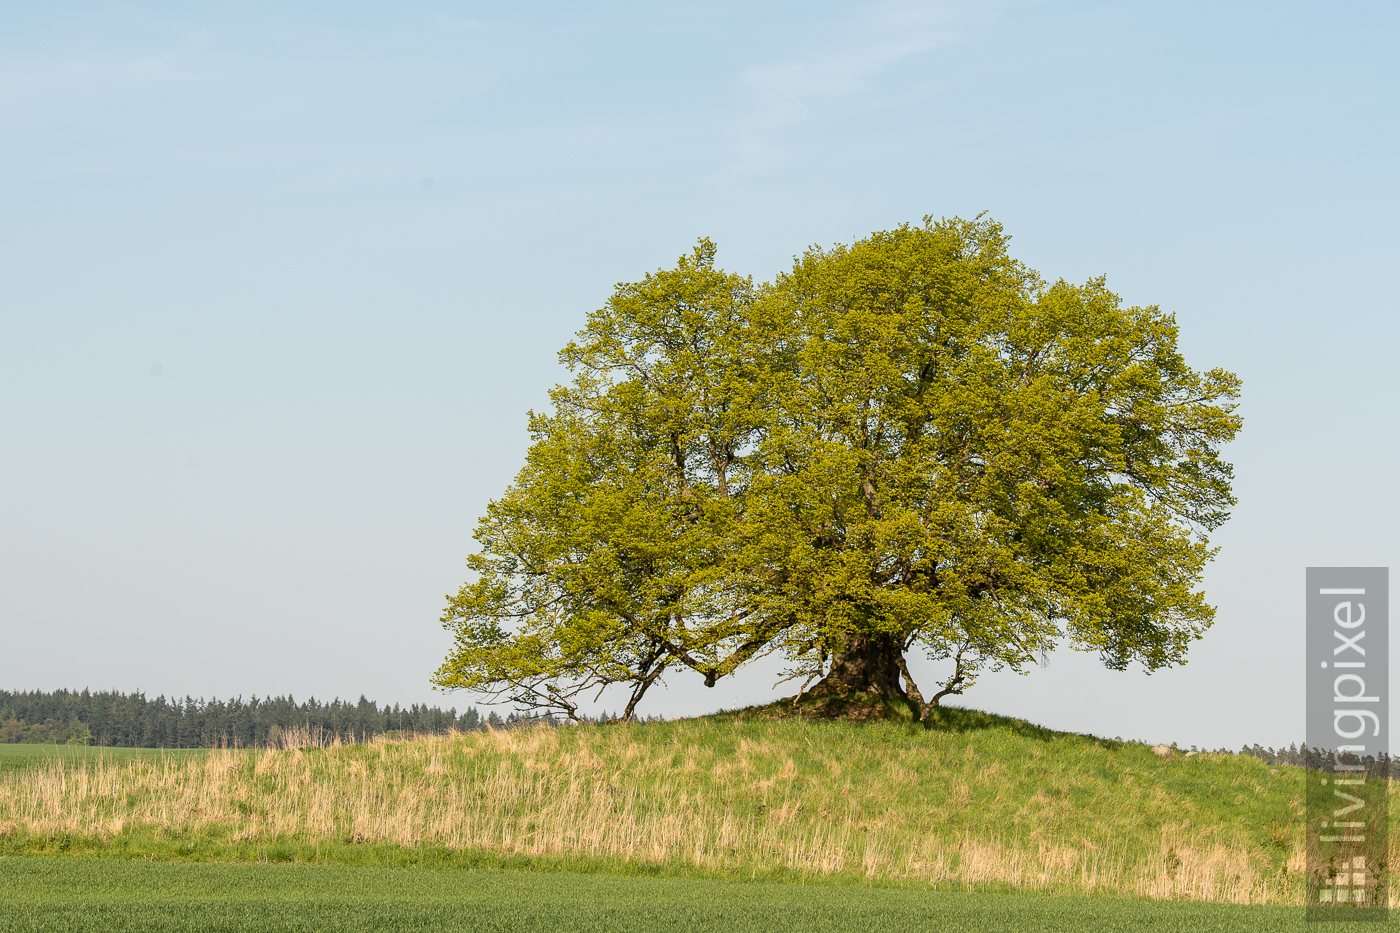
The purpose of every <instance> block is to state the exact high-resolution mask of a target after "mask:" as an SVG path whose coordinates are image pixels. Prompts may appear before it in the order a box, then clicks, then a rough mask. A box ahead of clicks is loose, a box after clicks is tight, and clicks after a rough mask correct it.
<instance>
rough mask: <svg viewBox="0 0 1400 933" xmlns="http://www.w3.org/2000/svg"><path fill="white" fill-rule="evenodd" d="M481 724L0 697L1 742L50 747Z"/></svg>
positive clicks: (423, 710) (392, 715)
mask: <svg viewBox="0 0 1400 933" xmlns="http://www.w3.org/2000/svg"><path fill="white" fill-rule="evenodd" d="M487 722H492V723H493V724H497V723H503V722H504V720H501V719H500V717H498V716H497V715H496V714H495V713H492V714H491V715H490V717H482V716H480V715H479V714H478V713H477V711H476V709H475V708H469V709H468V710H467V711H466V712H465V713H462V714H461V715H458V713H457V710H456V709H448V710H441V709H438V708H437V707H435V706H433V707H430V706H426V705H420V704H416V703H415V704H413V705H411V706H407V707H400V706H399V705H398V704H395V705H394V706H392V707H390V706H384V707H380V706H379V705H378V704H376V703H375V702H374V701H373V700H367V699H365V698H364V697H360V700H359V702H358V703H350V702H347V701H344V700H340V699H336V700H332V701H331V702H329V703H321V702H319V701H317V700H316V699H315V698H314V697H313V698H311V699H309V700H303V701H302V702H300V703H298V702H296V701H295V700H294V699H293V698H292V697H290V696H287V697H266V698H263V699H259V698H258V697H256V696H255V697H253V698H252V699H251V700H244V699H243V698H242V697H237V698H234V699H229V700H219V699H212V700H204V699H198V700H196V699H194V698H193V697H185V699H183V700H180V699H175V698H172V699H169V700H167V699H166V698H165V697H164V696H159V697H156V698H155V699H154V700H148V699H146V695H145V694H144V693H140V692H137V693H120V692H117V691H105V690H104V691H97V692H92V691H89V690H83V691H82V692H81V693H78V692H73V691H69V690H55V691H52V692H47V691H41V690H33V691H23V692H14V693H11V692H10V691H8V690H0V742H44V743H48V742H53V743H57V744H68V743H72V744H77V745H107V746H116V747H122V748H217V747H227V746H239V747H244V748H246V747H250V746H258V745H267V744H274V745H275V744H276V743H277V739H278V736H279V734H280V733H284V732H286V731H287V730H290V729H306V730H310V731H312V732H316V733H323V734H325V735H328V736H335V737H337V738H340V739H351V740H357V741H363V740H365V739H370V738H373V737H374V736H376V735H379V734H380V733H384V732H395V731H402V732H414V733H442V732H447V731H449V730H452V729H457V730H461V731H469V730H473V729H479V728H482V727H483V726H484V725H485V724H486V723H487Z"/></svg>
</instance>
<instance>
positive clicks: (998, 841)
mask: <svg viewBox="0 0 1400 933" xmlns="http://www.w3.org/2000/svg"><path fill="white" fill-rule="evenodd" d="M1071 740H1073V741H1071ZM286 744H287V745H289V746H291V747H288V748H286V749H285V750H277V751H243V752H239V751H215V752H212V753H210V754H209V755H208V756H206V757H203V758H200V759H184V760H176V759H173V758H172V759H165V760H160V759H156V760H149V759H148V760H138V761H131V762H123V763H112V762H107V761H104V760H102V759H101V758H100V757H99V758H98V759H96V760H93V761H87V762H84V761H75V760H64V759H56V760H54V761H53V762H51V763H48V764H46V765H44V766H43V767H42V768H41V769H39V770H36V771H31V772H15V773H11V774H8V775H5V776H3V777H0V833H17V832H18V833H24V834H27V835H29V836H31V837H33V836H45V835H53V834H65V833H66V834H75V835H80V836H88V837H93V836H98V837H103V836H108V837H109V836H113V835H117V834H121V833H123V832H136V831H140V832H153V833H156V834H157V835H159V836H161V837H162V838H166V839H178V838H207V839H211V840H222V841H225V842H239V841H252V842H272V841H276V840H295V841H299V842H303V843H356V842H381V843H385V842H387V843H394V844H397V845H401V846H410V847H411V846H418V845H422V844H432V845H439V846H444V847H449V848H453V849H461V850H477V851H488V852H496V853H502V854H511V855H528V856H563V857H566V858H567V857H590V858H596V859H604V860H623V861H628V862H635V863H650V864H660V865H670V866H688V867H693V868H698V869H701V870H713V871H720V872H728V873H737V872H742V873H745V874H748V873H751V872H752V873H759V872H762V873H773V872H783V871H787V872H793V873H797V874H803V875H846V876H855V877H859V878H867V879H886V880H896V879H900V880H908V881H916V882H942V883H948V882H951V883H959V884H964V885H967V886H968V887H985V886H989V885H991V886H999V885H1010V886H1013V887H1017V888H1024V889H1039V890H1067V891H1083V892H1099V893H1114V894H1129V895H1140V896H1146V897H1150V898H1187V899H1192V900H1208V901H1225V902H1232V903H1252V904H1258V903H1299V902H1301V894H1302V892H1301V886H1300V881H1301V879H1300V877H1299V875H1300V870H1301V869H1302V867H1303V854H1302V850H1301V841H1302V826H1301V809H1300V808H1301V792H1302V781H1301V778H1300V777H1299V775H1298V772H1296V771H1294V770H1293V769H1284V773H1283V774H1280V775H1272V774H1270V773H1269V772H1268V771H1267V769H1265V768H1264V767H1262V766H1257V767H1256V765H1258V762H1253V760H1252V759H1249V760H1244V759H1235V758H1234V757H1233V756H1220V757H1219V758H1218V759H1215V760H1210V759H1212V758H1213V757H1214V756H1201V757H1199V758H1194V759H1191V760H1189V761H1174V762H1162V761H1158V760H1155V759H1154V758H1153V756H1152V755H1151V754H1150V753H1148V752H1147V750H1146V749H1141V748H1139V747H1136V746H1127V747H1124V748H1119V749H1113V748H1105V747H1103V746H1101V745H1098V744H1097V743H1093V742H1090V741H1087V740H1083V739H1079V737H1067V738H1066V739H1065V740H1064V741H1063V742H1060V741H1046V740H1043V739H1030V738H1025V737H1023V736H1017V735H1013V734H1010V733H1008V732H1006V731H995V730H988V731H986V732H982V733H961V734H959V733H952V734H948V733H943V734H940V733H916V732H911V731H909V730H904V729H900V728H897V727H892V726H891V727H883V726H882V727H868V726H867V727H863V728H862V727H857V726H851V725H842V724H830V723H806V722H795V721H787V722H767V723H761V722H760V723H755V722H734V721H727V720H691V721H684V722H679V723H666V724H653V725H648V726H632V727H584V728H561V729H548V728H538V729H528V730H519V731H508V732H494V733H473V734H467V735H454V736H438V737H427V738H418V739H413V740H386V739H379V740H377V741H374V742H371V743H368V744H365V745H341V746H336V745H334V744H332V746H331V747H314V746H315V745H316V744H317V742H316V741H313V738H312V737H310V736H302V737H298V736H289V737H288V741H287V743H286ZM299 746H300V747H299ZM1173 769H1175V770H1173ZM1188 769H1189V770H1188ZM1192 787H1196V788H1199V790H1196V791H1193V790H1192V789H1191V788H1192ZM1237 813H1238V814H1239V818H1238V819H1236V818H1235V814H1237ZM1222 814H1223V815H1222ZM1266 819H1272V821H1273V823H1272V827H1271V828H1270V829H1269V830H1268V831H1267V832H1265V833H1264V834H1263V835H1261V830H1260V824H1261V821H1264V820H1266Z"/></svg>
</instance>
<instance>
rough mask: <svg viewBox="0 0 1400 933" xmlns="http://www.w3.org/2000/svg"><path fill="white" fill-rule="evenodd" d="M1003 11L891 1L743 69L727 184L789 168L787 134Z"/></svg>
mask: <svg viewBox="0 0 1400 933" xmlns="http://www.w3.org/2000/svg"><path fill="white" fill-rule="evenodd" d="M1001 8H1002V5H1001V4H1000V3H987V2H971V0H964V2H948V0H945V2H927V0H922V2H921V0H895V2H885V3H877V4H872V5H869V6H866V7H864V8H862V9H861V10H860V11H859V12H858V13H856V14H855V15H853V16H851V17H849V18H847V19H846V20H845V21H843V22H841V23H839V24H837V28H835V29H833V30H831V31H829V32H828V33H827V38H826V40H825V41H824V42H822V43H821V44H820V45H819V47H817V48H815V49H810V50H808V51H806V52H805V53H802V54H797V55H793V56H790V57H786V58H782V59H779V60H776V61H771V62H766V63H752V62H745V63H744V66H743V68H742V70H741V71H740V73H739V74H738V76H737V84H738V86H739V88H740V92H741V94H742V96H743V97H744V99H745V100H746V102H747V108H746V110H745V111H744V112H743V114H742V115H741V116H739V117H738V118H737V119H735V120H734V121H733V122H732V123H731V126H730V133H731V136H732V140H733V142H732V145H733V150H734V159H733V161H732V162H731V163H730V164H729V165H728V166H727V167H726V169H725V171H724V174H725V175H726V176H729V177H734V176H742V175H753V174H762V173H764V172H767V171H772V170H775V169H777V168H779V167H781V165H782V164H783V163H784V162H785V161H786V160H787V158H788V154H789V151H788V147H787V145H786V144H785V143H784V140H783V136H784V134H785V133H786V132H787V131H789V130H791V129H793V128H794V127H796V126H797V125H799V124H801V123H802V122H803V121H805V120H811V119H821V118H822V116H823V114H824V112H826V111H829V110H830V109H831V108H834V107H836V106H841V105H844V104H846V103H848V102H849V101H850V99H851V98H853V97H855V96H857V95H859V94H861V93H863V92H865V91H867V90H868V89H869V88H870V87H871V86H872V85H873V84H875V83H876V82H877V81H878V80H879V78H880V76H881V75H882V74H883V73H885V72H887V71H888V70H889V69H890V68H892V67H894V66H896V65H899V64H901V63H903V62H906V61H908V60H910V59H912V58H916V57H918V56H920V55H924V54H927V53H929V52H931V51H933V50H934V49H937V48H940V47H946V46H949V45H953V44H955V43H957V42H960V41H963V40H964V38H965V37H966V36H967V34H968V33H969V32H971V31H973V30H975V29H976V28H977V27H979V26H980V25H982V24H984V23H986V22H987V21H989V20H992V19H996V18H998V17H999V15H1000V13H1001Z"/></svg>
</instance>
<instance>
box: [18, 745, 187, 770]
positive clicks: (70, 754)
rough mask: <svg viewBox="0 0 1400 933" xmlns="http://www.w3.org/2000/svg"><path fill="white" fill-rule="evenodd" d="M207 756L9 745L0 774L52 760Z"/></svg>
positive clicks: (184, 752) (178, 751)
mask: <svg viewBox="0 0 1400 933" xmlns="http://www.w3.org/2000/svg"><path fill="white" fill-rule="evenodd" d="M205 754H208V750H207V749H203V748H172V749H167V748H96V747H94V746H91V745H12V744H8V743H0V774H3V773H4V772H6V771H20V770H28V769H32V768H34V767H36V766H39V767H42V765H43V764H44V763H45V762H47V761H50V760H52V759H55V758H63V759H67V760H69V761H96V760H97V759H99V758H100V759H102V760H104V761H107V762H111V763H115V762H118V761H132V760H134V759H142V758H144V759H147V760H152V759H154V760H159V759H162V758H176V759H193V758H199V757H201V756H203V755H205Z"/></svg>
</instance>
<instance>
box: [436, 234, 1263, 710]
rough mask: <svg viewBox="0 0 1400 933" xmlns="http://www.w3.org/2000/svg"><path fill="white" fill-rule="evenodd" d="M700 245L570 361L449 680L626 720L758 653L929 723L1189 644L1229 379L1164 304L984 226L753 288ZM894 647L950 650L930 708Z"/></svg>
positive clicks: (461, 619) (601, 326) (1148, 662)
mask: <svg viewBox="0 0 1400 933" xmlns="http://www.w3.org/2000/svg"><path fill="white" fill-rule="evenodd" d="M714 253H715V250H714V246H713V244H711V243H710V242H709V241H708V240H702V241H701V242H700V244H699V246H697V247H696V249H695V250H694V252H693V253H692V254H691V255H688V256H685V257H682V258H681V260H680V261H679V262H678V263H677V265H676V267H675V268H674V269H671V270H665V271H660V272H657V273H655V274H652V275H649V276H647V277H646V278H645V279H643V280H642V281H641V282H637V283H632V284H624V285H620V286H618V288H617V291H616V293H615V294H614V295H613V297H612V299H611V300H610V301H609V302H608V303H607V304H606V305H605V306H604V307H603V308H602V309H600V310H598V311H596V312H594V313H592V314H591V315H589V318H588V322H587V324H586V326H585V327H584V329H583V330H582V331H580V333H579V335H578V338H577V339H576V340H575V341H574V342H573V343H570V344H569V345H568V346H567V347H565V348H564V350H563V351H562V353H561V358H562V360H563V361H564V362H565V363H566V364H567V365H568V366H569V368H570V370H571V371H572V372H573V374H574V378H573V381H572V382H571V383H570V384H568V385H563V386H558V387H556V388H555V389H554V390H553V392H552V395H551V399H552V403H553V404H552V410H551V411H550V412H549V413H547V414H533V413H532V414H531V416H530V430H531V437H532V443H531V446H530V449H529V452H528V453H527V455H526V463H525V467H524V468H523V469H522V470H521V472H520V474H519V476H518V477H517V478H516V481H515V483H514V484H513V485H512V486H511V487H510V488H509V489H507V490H506V492H505V494H504V495H503V496H502V497H501V498H499V499H497V500H496V501H494V502H492V503H491V505H490V507H489V509H488V512H487V515H486V517H485V519H483V521H482V522H481V524H480V525H479V527H478V529H477V533H476V538H477V540H478V542H479V545H480V547H479V549H478V551H477V553H476V554H473V555H472V556H471V557H470V558H469V559H468V563H469V567H470V568H471V570H472V571H473V573H474V575H475V579H474V581H473V582H471V583H468V584H467V585H465V586H464V587H463V588H462V589H461V591H460V592H459V593H458V594H457V595H456V596H455V597H450V598H449V605H448V609H447V612H446V613H445V614H444V617H443V622H444V624H445V625H446V626H447V627H448V628H449V629H451V630H452V631H453V632H454V633H455V636H456V645H455V648H454V650H453V652H452V654H451V655H450V656H449V657H448V658H447V660H446V661H445V663H444V664H443V666H442V667H441V668H440V669H439V671H438V672H437V675H436V678H435V680H436V682H437V683H438V684H439V685H441V686H445V687H464V688H468V689H471V690H474V691H477V692H480V693H483V694H486V695H488V696H493V697H495V698H497V699H504V700H510V701H513V702H515V703H517V704H520V705H524V706H528V707H534V708H552V709H560V710H563V711H564V712H566V713H567V714H569V715H571V716H573V715H577V713H578V709H579V704H580V702H581V700H582V699H583V697H584V695H585V692H586V691H597V690H602V689H604V688H607V687H609V686H613V685H619V686H621V687H622V688H623V689H625V690H626V691H627V692H628V701H627V706H626V708H625V710H624V713H623V716H624V718H630V717H631V716H632V715H633V714H634V711H635V709H636V706H637V703H638V701H639V700H640V699H641V697H642V695H643V694H644V693H645V692H646V690H647V689H648V688H649V687H650V686H651V685H652V684H654V683H655V682H656V681H657V680H658V679H659V678H660V677H661V676H663V675H664V673H665V672H666V671H667V670H670V669H679V668H690V669H693V670H695V671H697V672H699V673H700V674H701V675H702V676H703V677H704V680H705V683H706V684H707V685H710V686H713V685H714V684H715V682H716V681H718V680H719V679H720V678H723V677H728V676H733V675H734V674H736V673H737V672H738V671H739V670H741V669H742V668H743V667H744V665H745V664H747V663H748V662H750V661H752V660H754V659H756V658H758V657H760V656H764V655H769V654H775V653H776V654H778V655H780V656H781V657H783V658H784V659H785V660H786V661H787V662H788V664H789V670H790V673H791V675H792V676H793V677H796V678H802V679H803V688H802V691H799V695H801V694H802V693H803V692H805V694H806V695H807V696H809V697H814V698H821V697H828V698H830V697H841V698H845V699H851V698H867V699H871V700H875V701H878V702H887V701H890V700H898V701H906V700H907V701H912V703H913V704H914V706H915V707H916V709H917V710H918V711H919V712H920V713H922V712H923V711H925V710H926V709H927V707H928V706H930V705H936V704H937V703H938V702H939V700H940V699H941V698H942V697H943V696H946V695H948V694H959V693H962V692H963V691H964V690H965V689H967V688H968V687H969V686H970V685H971V684H972V683H973V682H974V681H975V679H976V677H977V674H978V672H980V671H983V670H987V669H993V670H995V669H999V668H1002V667H1010V668H1013V669H1016V670H1022V669H1024V668H1025V666H1026V665H1027V664H1031V663H1034V662H1035V660H1036V659H1037V658H1038V657H1042V656H1043V655H1044V654H1045V652H1047V651H1048V650H1050V648H1051V647H1052V646H1054V645H1055V644H1057V643H1059V642H1061V641H1064V640H1067V641H1068V642H1069V644H1070V645H1071V646H1073V647H1075V648H1078V649H1081V650H1088V651H1095V652H1098V653H1099V655H1100V656H1101V657H1102V658H1103V660H1104V663H1105V664H1107V665H1108V666H1110V667H1113V668H1124V667H1126V666H1128V665H1129V664H1131V663H1133V662H1138V663H1140V664H1141V665H1142V666H1143V667H1144V668H1146V669H1147V670H1149V671H1151V670H1156V669H1158V668H1161V667H1165V666H1169V665H1172V664H1176V663H1180V662H1182V661H1183V660H1184V659H1185V655H1186V650H1187V647H1188V645H1189V643H1190V641H1192V640H1193V639H1195V638H1199V637H1200V636H1201V634H1202V633H1203V632H1204V631H1205V629H1206V628H1207V627H1208V626H1209V625H1210V624H1211V621H1212V618H1213V609H1212V608H1211V607H1210V606H1209V605H1208V604H1207V603H1206V601H1205V599H1204V598H1203V596H1202V595H1201V593H1200V592H1199V591H1198V585H1199V582H1200V577H1201V573H1202V569H1203V567H1204V565H1205V563H1206V561H1207V560H1208V559H1209V558H1210V556H1211V555H1212V553H1213V551H1212V550H1211V548H1210V546H1209V543H1208V540H1207V533H1208V532H1209V531H1210V530H1212V529H1214V528H1216V527H1217V526H1219V525H1220V524H1221V523H1222V522H1223V521H1224V520H1225V519H1226V518H1227V517H1228V511H1227V510H1228V508H1229V507H1230V506H1231V505H1232V504H1233V503H1234V499H1233V497H1232V495H1231V492H1230V477H1231V470H1230V466H1229V464H1227V463H1225V462H1224V461H1223V460H1221V459H1220V456H1219V448H1220V446H1221V445H1222V444H1224V443H1226V442H1227V441H1229V440H1230V439H1231V438H1232V437H1233V436H1234V435H1235V433H1236V431H1238V429H1239V427H1240V419H1239V417H1238V416H1237V415H1236V414H1235V413H1234V409H1235V406H1234V399H1235V398H1236V397H1237V395H1238V391H1239V380H1238V379H1237V378H1236V377H1235V376H1234V375H1232V374H1230V373H1228V372H1225V371H1224V370H1220V369H1212V370H1209V371H1207V372H1204V373H1202V372H1197V371H1194V370H1192V369H1191V368H1190V367H1189V366H1188V365H1187V364H1186V362H1185V360H1184V359H1183V358H1182V356H1181V354H1180V352H1179V351H1178V350H1177V347H1176V336H1177V332H1176V325H1175V323H1174V321H1173V320H1172V318H1171V317H1170V316H1168V315H1165V314H1163V313H1161V312H1160V311H1159V310H1158V309H1156V308H1152V307H1149V308H1139V307H1123V306H1122V303H1121V302H1120V301H1119V299H1118V298H1117V296H1115V295H1114V294H1112V293H1111V292H1109V291H1108V289H1107V287H1106V285H1105V283H1104V281H1103V280H1102V279H1095V280H1091V281H1089V282H1087V283H1085V284H1083V285H1078V286H1076V285H1070V284H1068V283H1065V282H1063V281H1060V282H1056V283H1054V284H1047V283H1046V282H1044V281H1043V280H1042V279H1041V278H1040V277H1039V276H1038V275H1037V274H1036V273H1034V272H1033V271H1031V270H1030V269H1028V268H1026V267H1025V266H1024V265H1022V264H1021V263H1019V262H1017V261H1015V260H1013V259H1012V258H1011V257H1010V256H1009V255H1008V253H1007V237H1006V236H1005V235H1004V234H1003V233H1002V230H1001V228H1000V227H999V226H998V225H997V224H995V223H994V222H992V221H989V220H981V219H979V220H976V221H963V220H957V219H954V220H950V221H943V222H939V223H933V222H932V221H931V220H929V219H928V218H926V219H925V221H924V223H923V224H922V225H921V226H901V227H899V228H898V229H896V230H892V231H887V232H881V233H875V234H872V235H871V236H869V237H867V238H865V239H862V240H859V241H857V242H855V243H853V244H851V245H850V246H838V247H834V248H831V249H812V250H809V251H808V252H807V253H806V254H805V255H803V256H802V257H800V258H799V259H798V261H797V262H796V263H795V265H794V267H793V269H792V271H791V272H789V273H786V274H784V275H780V276H778V277H777V279H776V280H774V281H773V282H771V283H768V284H764V285H758V286H756V285H754V284H753V282H752V281H751V280H750V279H747V278H741V277H739V276H735V275H732V274H727V273H724V272H722V271H720V270H719V269H717V268H715V265H714ZM915 650H919V651H923V652H925V654H926V655H928V656H929V657H931V658H934V659H939V660H942V661H945V662H948V663H950V664H951V667H950V669H949V672H948V675H947V677H946V679H945V680H944V681H942V682H941V683H940V684H939V688H938V690H937V691H936V692H934V693H933V694H932V695H931V696H930V697H929V698H928V699H927V700H925V699H924V697H923V695H922V693H921V692H920V690H919V689H918V687H917V686H916V685H915V683H914V681H913V678H912V677H911V676H910V673H909V668H908V665H907V663H906V661H905V656H906V654H907V653H908V652H910V651H915ZM813 681H818V682H817V683H816V684H815V686H811V684H812V682H813Z"/></svg>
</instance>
